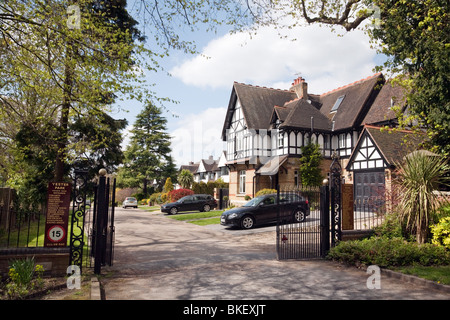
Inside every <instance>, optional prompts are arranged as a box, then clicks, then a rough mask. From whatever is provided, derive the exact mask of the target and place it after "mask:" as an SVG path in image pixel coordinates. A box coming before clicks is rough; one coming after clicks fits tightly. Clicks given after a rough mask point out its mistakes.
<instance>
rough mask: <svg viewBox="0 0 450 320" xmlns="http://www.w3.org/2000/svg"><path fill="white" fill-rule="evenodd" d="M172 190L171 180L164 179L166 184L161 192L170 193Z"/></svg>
mask: <svg viewBox="0 0 450 320" xmlns="http://www.w3.org/2000/svg"><path fill="white" fill-rule="evenodd" d="M172 190H173V183H172V179H171V178H170V177H169V178H167V179H166V183H165V184H164V188H163V192H166V193H167V192H170V191H172Z"/></svg>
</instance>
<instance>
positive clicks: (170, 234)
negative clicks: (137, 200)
mask: <svg viewBox="0 0 450 320" xmlns="http://www.w3.org/2000/svg"><path fill="white" fill-rule="evenodd" d="M115 225H116V235H115V240H116V241H115V250H114V252H115V258H114V265H113V266H112V267H104V268H103V269H102V274H105V277H103V278H102V280H101V282H102V285H103V288H104V292H105V298H106V299H107V300H165V299H170V300H197V299H202V300H215V299H220V300H227V299H233V300H242V299H254V300H273V299H277V300H278V299H281V300H298V299H320V300H359V299H363V300H365V299H383V300H390V299H413V300H415V299H417V300H426V299H450V295H449V294H448V293H445V292H442V291H438V290H433V289H430V288H426V287H422V286H420V285H417V284H414V285H412V284H409V283H404V282H402V281H400V280H398V279H394V278H390V277H387V276H383V274H381V278H380V289H369V288H368V287H367V280H368V278H369V275H368V274H366V272H365V271H364V270H358V269H356V268H351V267H345V266H341V265H339V264H336V263H334V262H330V261H325V260H310V261H277V260H276V253H275V236H274V230H275V229H274V226H269V227H268V228H258V229H255V230H253V231H250V232H248V231H245V232H243V231H240V230H226V229H225V228H223V227H220V226H215V227H205V226H197V225H193V224H190V223H186V222H180V221H176V220H173V219H169V218H167V217H166V216H164V215H163V214H161V213H159V214H158V213H149V212H144V211H142V210H140V209H126V210H125V209H122V208H117V209H116V215H115Z"/></svg>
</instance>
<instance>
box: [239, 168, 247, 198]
mask: <svg viewBox="0 0 450 320" xmlns="http://www.w3.org/2000/svg"><path fill="white" fill-rule="evenodd" d="M245 176H246V172H245V170H241V171H239V193H245Z"/></svg>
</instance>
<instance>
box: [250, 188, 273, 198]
mask: <svg viewBox="0 0 450 320" xmlns="http://www.w3.org/2000/svg"><path fill="white" fill-rule="evenodd" d="M272 193H277V190H276V189H261V190H259V191H258V192H257V193H256V195H255V197H259V196H263V195H265V194H272Z"/></svg>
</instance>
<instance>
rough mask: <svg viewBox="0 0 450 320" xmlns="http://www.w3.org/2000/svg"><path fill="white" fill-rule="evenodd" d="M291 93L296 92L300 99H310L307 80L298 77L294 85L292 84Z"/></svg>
mask: <svg viewBox="0 0 450 320" xmlns="http://www.w3.org/2000/svg"><path fill="white" fill-rule="evenodd" d="M291 91H294V92H295V93H296V94H297V97H298V98H302V99H305V100H307V99H308V84H307V83H306V82H305V79H304V78H302V77H298V78H297V79H294V83H292V88H291Z"/></svg>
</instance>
